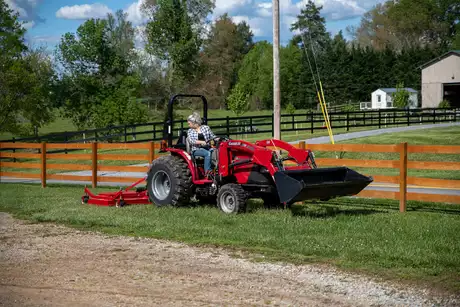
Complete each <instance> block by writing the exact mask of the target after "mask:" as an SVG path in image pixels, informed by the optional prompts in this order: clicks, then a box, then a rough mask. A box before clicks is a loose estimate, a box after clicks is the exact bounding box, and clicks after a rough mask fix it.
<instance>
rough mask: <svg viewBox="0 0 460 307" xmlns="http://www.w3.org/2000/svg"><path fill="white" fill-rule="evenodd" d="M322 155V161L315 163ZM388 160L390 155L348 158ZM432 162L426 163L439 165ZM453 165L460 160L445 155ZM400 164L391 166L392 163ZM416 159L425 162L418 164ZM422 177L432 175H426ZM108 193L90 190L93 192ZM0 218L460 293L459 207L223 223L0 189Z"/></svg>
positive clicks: (303, 213)
mask: <svg viewBox="0 0 460 307" xmlns="http://www.w3.org/2000/svg"><path fill="white" fill-rule="evenodd" d="M459 136H460V127H449V128H437V129H429V130H427V129H423V130H419V131H410V132H403V133H394V134H391V135H390V134H388V135H381V136H375V137H370V138H362V139H355V140H349V141H344V142H343V143H373V144H394V143H400V142H409V143H410V144H439V145H460V139H459ZM318 154H319V155H322V154H323V155H326V153H318ZM344 155H345V157H346V158H366V159H367V158H372V159H390V158H391V157H388V155H389V154H384V156H379V155H378V154H375V153H373V154H371V155H372V156H366V155H367V154H360V153H345V154H344ZM440 156H441V155H438V157H433V159H435V160H437V159H441V161H442V159H444V158H442V157H441V158H440ZM447 156H448V158H449V159H450V160H453V161H459V157H457V156H453V155H447ZM394 158H397V157H394ZM421 158H422V159H428V158H429V156H426V155H425V154H423V155H422V156H421ZM424 172H429V171H424ZM107 190H113V191H115V190H116V189H111V188H97V189H95V191H96V192H101V191H107ZM0 194H1V198H0V210H1V211H4V212H11V213H13V214H14V215H15V216H16V217H18V218H22V219H28V220H31V221H34V222H54V223H59V224H64V225H68V226H72V227H78V228H81V229H87V230H97V231H102V232H105V233H108V234H113V235H128V236H142V237H153V238H161V239H169V240H174V241H181V242H186V243H190V244H199V245H200V244H204V245H211V246H223V247H227V248H228V249H229V250H230V251H235V254H236V253H237V251H244V252H246V253H247V256H248V257H251V258H252V259H254V260H256V261H288V262H294V263H326V264H331V265H334V266H337V267H339V268H341V269H344V270H350V271H357V272H360V273H367V274H370V275H372V276H375V277H377V278H384V279H389V280H394V281H403V282H409V283H417V284H423V285H426V286H429V287H432V288H433V289H438V290H444V291H448V292H450V293H460V278H459V276H460V239H459V234H460V206H458V205H457V206H456V205H447V204H430V203H421V202H413V201H409V202H408V211H407V212H406V213H399V211H398V202H397V201H391V200H380V199H372V200H371V199H358V198H337V199H334V200H330V201H328V202H306V203H305V204H303V205H295V206H293V208H292V209H287V210H266V209H263V206H262V204H261V203H260V202H258V201H257V200H255V201H251V203H250V206H249V209H248V212H247V213H245V214H240V215H236V216H228V215H225V214H223V213H221V212H220V211H219V210H218V209H217V208H215V207H212V206H205V207H182V208H156V207H155V206H153V205H146V206H131V207H124V208H107V207H96V206H88V205H81V201H80V197H81V196H82V194H83V187H77V186H64V185H49V186H48V187H47V188H45V189H42V188H41V187H40V186H38V185H26V184H5V183H1V184H0Z"/></svg>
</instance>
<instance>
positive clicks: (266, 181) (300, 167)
mask: <svg viewBox="0 0 460 307" xmlns="http://www.w3.org/2000/svg"><path fill="white" fill-rule="evenodd" d="M179 97H197V98H201V100H202V102H203V106H204V108H203V117H202V118H203V124H206V123H207V101H206V98H205V97H204V96H202V95H182V94H179V95H175V96H173V97H172V98H171V99H170V101H169V104H168V119H167V121H166V122H165V127H164V138H163V141H162V143H161V144H162V146H161V150H160V151H161V152H163V153H165V152H169V155H164V156H161V157H159V158H157V159H155V160H154V161H153V162H152V164H151V167H150V169H149V171H148V174H147V178H146V180H147V187H146V191H141V192H126V193H131V194H129V195H130V197H131V198H130V200H128V199H127V198H126V197H125V198H124V202H125V203H146V201H147V199H148V201H149V202H151V203H154V204H155V205H157V206H164V205H172V206H178V205H180V204H187V203H189V202H190V201H191V200H192V199H197V200H200V201H203V202H205V203H208V204H211V203H213V204H217V206H218V207H219V208H220V209H221V210H222V211H223V212H225V213H239V212H243V211H245V209H246V202H247V200H248V199H249V198H262V199H263V201H264V203H265V205H266V206H278V205H279V206H281V205H283V206H285V207H286V206H289V205H291V204H293V203H295V202H298V201H303V200H307V199H330V198H333V197H338V196H351V195H356V194H358V193H359V192H360V191H361V190H363V189H364V188H365V187H366V186H367V185H369V184H370V183H371V182H372V181H373V179H372V177H367V176H363V175H361V174H359V173H357V172H355V171H353V170H351V169H349V168H347V167H334V168H318V167H317V166H316V164H315V160H314V155H313V153H312V152H311V151H310V150H308V149H307V150H303V149H298V148H296V147H294V146H292V145H291V144H289V143H287V142H284V141H281V140H275V139H266V140H261V141H256V142H255V143H250V142H247V141H243V140H232V139H230V138H229V137H227V136H225V137H217V138H216V139H215V140H213V143H214V144H210V145H212V147H213V150H212V155H211V156H212V159H211V160H212V165H213V171H212V172H211V174H210V175H207V176H205V174H204V160H203V158H201V157H193V155H192V153H191V152H190V146H189V143H188V139H187V132H186V131H182V133H181V135H180V136H179V138H178V140H177V142H176V144H173V132H172V131H173V129H172V127H173V126H174V120H173V105H174V102H175V100H176V99H177V98H179ZM280 152H284V153H285V154H284V155H281V154H280ZM286 161H290V162H288V163H289V165H285V164H287V162H286ZM136 184H137V183H136ZM131 187H132V186H131ZM87 192H88V191H87ZM119 195H122V193H121V192H119ZM90 196H91V197H95V195H90ZM86 197H87V198H86V201H85V202H88V199H89V201H90V203H91V199H90V198H89V196H86ZM122 197H123V196H122Z"/></svg>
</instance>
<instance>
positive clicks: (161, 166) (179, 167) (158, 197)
mask: <svg viewBox="0 0 460 307" xmlns="http://www.w3.org/2000/svg"><path fill="white" fill-rule="evenodd" d="M191 177H192V176H191V174H190V169H189V168H188V165H187V163H186V162H185V161H184V160H183V159H182V158H180V157H175V156H163V157H160V158H158V159H156V160H154V161H153V162H152V167H151V168H150V171H149V173H148V176H147V190H148V193H149V198H150V201H151V202H153V203H154V204H155V205H157V206H159V207H161V206H165V205H172V206H178V205H179V204H186V203H188V202H189V201H190V192H191Z"/></svg>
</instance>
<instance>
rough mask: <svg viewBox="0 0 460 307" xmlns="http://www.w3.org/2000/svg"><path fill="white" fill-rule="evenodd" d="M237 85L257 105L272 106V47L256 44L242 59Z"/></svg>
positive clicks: (260, 43) (265, 43)
mask: <svg viewBox="0 0 460 307" xmlns="http://www.w3.org/2000/svg"><path fill="white" fill-rule="evenodd" d="M238 85H239V86H240V87H241V89H242V90H243V91H244V92H245V93H248V94H249V97H250V100H252V101H253V102H254V101H255V103H256V104H257V105H259V103H260V104H261V105H263V106H264V107H266V108H270V107H271V106H272V103H273V47H272V45H271V44H270V43H269V42H267V41H260V42H257V43H256V44H255V45H254V47H253V48H252V49H251V51H250V52H249V53H248V54H247V55H246V56H245V57H244V59H243V62H242V64H241V68H240V70H239V71H238V83H237V86H238Z"/></svg>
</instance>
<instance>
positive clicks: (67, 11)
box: [56, 3, 113, 20]
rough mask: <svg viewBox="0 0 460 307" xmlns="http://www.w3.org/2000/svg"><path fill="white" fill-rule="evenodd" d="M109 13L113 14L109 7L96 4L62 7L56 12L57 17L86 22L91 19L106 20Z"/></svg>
mask: <svg viewBox="0 0 460 307" xmlns="http://www.w3.org/2000/svg"><path fill="white" fill-rule="evenodd" d="M109 13H113V12H112V10H111V9H110V8H109V7H108V6H107V5H105V4H101V3H94V4H82V5H74V6H64V7H61V8H60V9H59V10H58V11H57V12H56V17H57V18H63V19H79V20H85V19H90V18H104V17H106V16H107V14H109Z"/></svg>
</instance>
